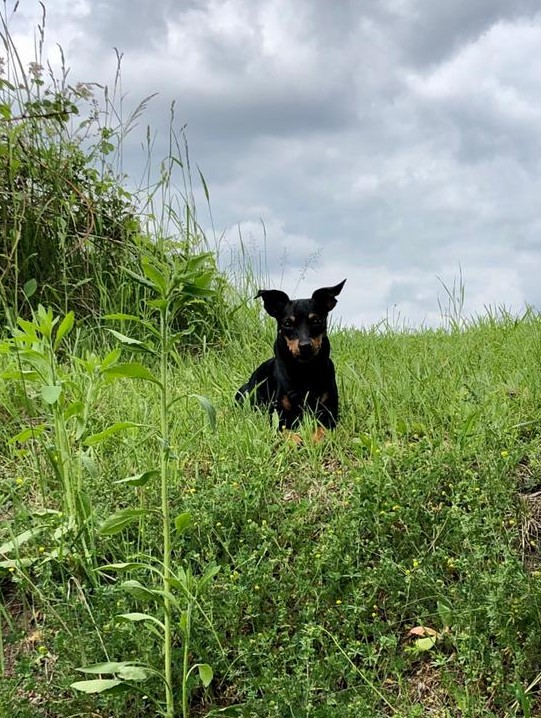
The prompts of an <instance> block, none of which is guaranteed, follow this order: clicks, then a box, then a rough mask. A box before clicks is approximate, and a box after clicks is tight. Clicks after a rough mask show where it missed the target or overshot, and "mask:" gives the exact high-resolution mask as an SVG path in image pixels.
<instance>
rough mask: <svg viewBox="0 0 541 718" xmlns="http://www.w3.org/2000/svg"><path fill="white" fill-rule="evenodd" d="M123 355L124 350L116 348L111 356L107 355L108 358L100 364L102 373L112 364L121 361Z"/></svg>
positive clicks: (111, 352)
mask: <svg viewBox="0 0 541 718" xmlns="http://www.w3.org/2000/svg"><path fill="white" fill-rule="evenodd" d="M121 354H122V350H121V348H120V347H115V348H114V349H113V350H112V351H110V352H109V354H107V356H106V357H105V358H104V360H103V361H102V363H101V364H100V369H101V371H105V370H106V369H108V368H109V367H110V366H111V365H112V364H116V363H117V361H118V360H119V359H120V355H121Z"/></svg>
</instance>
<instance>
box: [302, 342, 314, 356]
mask: <svg viewBox="0 0 541 718" xmlns="http://www.w3.org/2000/svg"><path fill="white" fill-rule="evenodd" d="M299 352H300V354H301V356H303V357H306V356H310V354H312V342H311V341H310V340H308V341H300V342H299Z"/></svg>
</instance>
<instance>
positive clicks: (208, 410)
mask: <svg viewBox="0 0 541 718" xmlns="http://www.w3.org/2000/svg"><path fill="white" fill-rule="evenodd" d="M190 396H192V397H193V398H194V399H197V401H198V402H199V404H200V406H201V408H202V409H203V410H204V412H205V414H206V415H207V419H208V422H209V424H210V426H211V429H212V430H213V431H215V430H216V409H215V408H214V406H213V405H212V404H211V403H210V401H209V400H208V399H207V397H206V396H202V395H201V394H190Z"/></svg>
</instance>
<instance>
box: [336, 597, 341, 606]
mask: <svg viewBox="0 0 541 718" xmlns="http://www.w3.org/2000/svg"><path fill="white" fill-rule="evenodd" d="M341 604H342V601H341V600H340V599H339V598H337V599H336V605H337V606H340V605H341Z"/></svg>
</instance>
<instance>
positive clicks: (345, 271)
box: [11, 0, 541, 326]
mask: <svg viewBox="0 0 541 718" xmlns="http://www.w3.org/2000/svg"><path fill="white" fill-rule="evenodd" d="M45 4H46V7H47V23H46V27H47V29H46V38H47V45H48V47H49V48H50V49H49V50H48V52H49V55H50V57H51V58H52V59H54V58H55V57H56V56H57V55H58V53H57V51H56V49H55V43H59V44H60V45H62V47H63V49H64V52H65V55H66V58H67V62H68V64H69V65H70V67H71V73H70V78H71V81H72V82H73V83H74V82H75V81H77V80H80V81H84V82H91V81H98V82H102V83H103V82H108V83H111V82H112V80H113V78H114V73H115V54H114V51H113V48H114V47H116V48H118V50H119V51H120V52H122V53H123V62H122V68H123V70H122V82H123V91H124V93H126V103H127V104H128V105H129V104H130V103H131V104H132V106H133V107H135V106H136V104H137V103H138V101H139V100H141V99H142V98H143V97H145V96H146V95H149V94H151V93H155V92H157V93H159V96H158V97H157V98H155V99H154V100H153V101H152V102H151V103H150V105H149V108H148V109H147V111H146V113H145V116H144V118H143V120H142V121H141V127H140V130H137V131H135V132H134V133H132V135H131V136H130V145H129V146H128V148H127V152H126V157H125V168H126V170H127V171H128V172H129V173H130V175H131V174H133V176H134V177H135V176H137V177H138V176H139V175H140V172H141V168H142V167H143V163H144V160H145V157H144V153H143V152H142V151H141V150H140V143H141V137H142V135H143V132H144V130H145V128H146V125H147V124H150V125H151V126H152V128H153V132H154V133H155V148H154V151H155V153H156V155H160V153H164V152H165V151H166V146H167V132H166V121H167V118H168V113H169V106H170V103H171V101H172V100H175V101H176V117H177V120H178V125H179V127H180V126H181V125H182V124H184V123H186V124H187V136H188V141H189V147H190V154H191V159H192V162H193V163H194V164H195V163H197V165H198V166H199V167H200V168H201V170H202V172H203V174H204V176H205V178H206V181H207V184H208V187H209V190H210V195H211V205H212V212H213V217H214V228H215V232H216V236H217V237H219V238H221V247H222V252H223V256H224V257H226V256H229V251H228V248H229V247H235V246H236V243H237V242H238V235H239V228H240V232H241V235H242V238H243V241H244V244H245V245H246V246H247V247H248V248H249V250H250V252H251V253H252V255H253V257H254V261H255V263H256V265H257V266H260V265H261V266H263V267H264V268H265V271H266V272H267V274H268V278H267V280H266V284H267V285H268V286H273V287H280V288H282V289H284V290H285V291H287V292H289V293H290V294H291V295H293V296H306V295H309V294H310V293H311V291H312V290H313V289H315V288H317V287H319V286H325V285H329V284H335V283H337V282H339V281H340V280H342V279H343V278H344V277H347V279H348V282H347V284H346V287H345V289H344V291H343V294H342V296H341V297H340V303H339V305H338V307H337V309H336V313H337V314H338V315H339V316H340V317H341V318H342V321H343V322H344V323H345V324H356V325H359V326H360V325H369V324H372V323H375V322H378V321H379V320H380V319H382V318H385V317H388V318H389V319H391V321H393V322H395V323H402V322H406V323H407V324H408V325H409V326H420V325H422V324H424V325H438V324H439V323H440V322H441V313H440V306H439V303H440V304H443V305H446V304H447V301H446V298H445V290H444V288H443V285H445V286H447V287H448V288H451V287H452V286H453V283H457V282H459V277H460V275H461V276H462V281H463V283H464V286H465V307H464V312H465V314H466V315H475V314H482V313H484V311H485V307H487V306H491V307H493V308H494V307H501V306H503V305H504V306H505V307H507V308H509V309H512V310H514V311H516V312H519V311H521V309H523V308H524V306H525V305H527V304H528V305H533V306H536V307H538V308H541V10H540V5H539V0H512V1H511V0H454V2H452V3H451V2H443V1H441V2H437V1H435V0H364V2H360V1H358V2H355V1H354V0H154V2H150V0H45ZM39 19H40V8H39V4H38V2H37V1H36V2H35V1H34V0H21V2H20V5H19V7H18V9H17V12H16V13H15V15H14V16H13V18H12V20H11V31H12V33H13V34H14V36H15V38H16V42H17V43H18V46H19V48H20V49H21V51H24V52H31V48H32V46H33V30H32V28H34V27H35V25H36V23H37V22H38V21H39ZM138 133H139V134H138ZM199 218H200V221H201V223H202V224H203V225H204V226H208V227H210V222H209V221H208V215H207V214H206V212H205V207H204V205H203V206H202V207H201V210H200V217H199ZM263 227H264V228H265V229H264V230H263ZM211 236H212V233H211Z"/></svg>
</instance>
